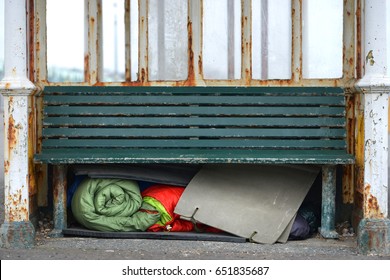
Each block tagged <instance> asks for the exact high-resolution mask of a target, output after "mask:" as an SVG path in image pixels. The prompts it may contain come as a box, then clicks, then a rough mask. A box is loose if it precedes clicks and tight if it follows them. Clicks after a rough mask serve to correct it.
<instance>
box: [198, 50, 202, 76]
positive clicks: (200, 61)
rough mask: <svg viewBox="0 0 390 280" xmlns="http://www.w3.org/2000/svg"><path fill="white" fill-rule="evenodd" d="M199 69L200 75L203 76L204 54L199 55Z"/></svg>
mask: <svg viewBox="0 0 390 280" xmlns="http://www.w3.org/2000/svg"><path fill="white" fill-rule="evenodd" d="M198 68H199V69H198V70H199V76H201V77H202V75H203V61H202V54H200V55H199V59H198Z"/></svg>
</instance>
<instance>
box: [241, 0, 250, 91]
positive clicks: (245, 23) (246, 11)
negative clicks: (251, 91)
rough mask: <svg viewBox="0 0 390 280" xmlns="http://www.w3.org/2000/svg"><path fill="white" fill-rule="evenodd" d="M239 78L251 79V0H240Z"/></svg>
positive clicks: (247, 82)
mask: <svg viewBox="0 0 390 280" xmlns="http://www.w3.org/2000/svg"><path fill="white" fill-rule="evenodd" d="M241 9H242V12H241V37H242V40H241V44H242V53H241V55H242V59H241V61H242V67H241V79H243V81H244V83H245V84H247V85H248V84H250V82H251V79H252V1H251V0H241Z"/></svg>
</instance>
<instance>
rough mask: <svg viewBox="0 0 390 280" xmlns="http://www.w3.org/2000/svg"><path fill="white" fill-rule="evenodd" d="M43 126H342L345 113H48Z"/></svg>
mask: <svg viewBox="0 0 390 280" xmlns="http://www.w3.org/2000/svg"><path fill="white" fill-rule="evenodd" d="M44 125H46V126H54V127H58V126H77V127H83V126H85V127H91V126H98V127H100V126H109V127H123V126H124V127H133V126H135V127H183V126H184V127H187V126H201V127H216V126H241V127H243V126H247V127H274V126H278V127H280V126H283V127H318V126H320V127H344V126H345V118H344V117H336V118H335V117H322V118H320V117H300V118H294V117H290V118H287V117H284V118H280V117H279V118H278V117H267V118H264V117H256V118H254V117H219V118H213V117H88V116H86V117H64V116H62V117H47V118H45V120H44Z"/></svg>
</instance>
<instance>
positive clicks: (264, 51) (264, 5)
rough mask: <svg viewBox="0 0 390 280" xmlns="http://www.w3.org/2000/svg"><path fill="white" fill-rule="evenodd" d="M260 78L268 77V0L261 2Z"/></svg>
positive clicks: (265, 78)
mask: <svg viewBox="0 0 390 280" xmlns="http://www.w3.org/2000/svg"><path fill="white" fill-rule="evenodd" d="M260 16H261V79H262V80H267V79H268V29H269V28H268V0H264V1H262V2H261V14H260Z"/></svg>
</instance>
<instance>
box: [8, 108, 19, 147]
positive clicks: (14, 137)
mask: <svg viewBox="0 0 390 280" xmlns="http://www.w3.org/2000/svg"><path fill="white" fill-rule="evenodd" d="M7 138H8V152H9V154H11V151H12V150H14V149H15V147H16V145H17V143H18V139H19V131H18V129H17V128H16V126H15V120H14V118H13V116H12V114H11V115H10V116H9V118H8V135H7Z"/></svg>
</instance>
